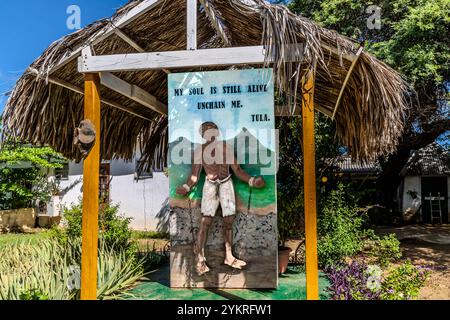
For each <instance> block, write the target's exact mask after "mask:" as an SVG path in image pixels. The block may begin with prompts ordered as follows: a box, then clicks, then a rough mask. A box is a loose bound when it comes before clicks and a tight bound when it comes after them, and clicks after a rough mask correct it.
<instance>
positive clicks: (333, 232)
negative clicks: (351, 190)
mask: <svg viewBox="0 0 450 320" xmlns="http://www.w3.org/2000/svg"><path fill="white" fill-rule="evenodd" d="M362 226H363V218H362V217H361V216H359V215H358V213H357V209H356V206H354V205H352V204H351V201H350V200H349V199H346V195H345V188H344V187H343V186H342V185H339V186H338V188H337V189H336V190H333V191H331V193H330V195H329V196H328V197H327V198H326V199H325V201H324V205H323V208H322V210H321V213H320V215H319V219H318V233H319V243H318V254H319V264H320V265H321V266H330V265H333V264H336V263H338V262H340V261H342V259H343V258H344V257H346V256H352V255H355V254H356V253H358V252H360V251H361V250H362V249H363V246H364V243H363V239H362V237H363V228H362Z"/></svg>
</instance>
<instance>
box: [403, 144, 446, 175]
mask: <svg viewBox="0 0 450 320" xmlns="http://www.w3.org/2000/svg"><path fill="white" fill-rule="evenodd" d="M400 175H401V176H450V153H449V152H448V151H446V150H444V148H442V147H441V146H440V145H439V144H437V143H436V142H433V143H431V144H429V145H427V146H426V147H424V148H422V149H419V150H417V151H415V152H414V153H413V154H412V155H411V157H410V158H409V160H408V163H407V164H406V165H405V167H404V168H403V169H402V170H401V171H400Z"/></svg>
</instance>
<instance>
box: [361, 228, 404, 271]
mask: <svg viewBox="0 0 450 320" xmlns="http://www.w3.org/2000/svg"><path fill="white" fill-rule="evenodd" d="M368 242H369V244H370V247H371V249H370V254H371V255H372V256H374V257H375V258H376V262H377V263H378V264H379V265H381V266H382V267H387V266H388V265H389V264H390V263H391V262H393V261H395V260H397V259H400V258H401V257H402V253H401V249H400V241H399V240H398V239H397V236H396V235H395V234H390V235H387V236H384V237H382V238H380V237H378V236H373V238H372V239H371V240H369V241H368Z"/></svg>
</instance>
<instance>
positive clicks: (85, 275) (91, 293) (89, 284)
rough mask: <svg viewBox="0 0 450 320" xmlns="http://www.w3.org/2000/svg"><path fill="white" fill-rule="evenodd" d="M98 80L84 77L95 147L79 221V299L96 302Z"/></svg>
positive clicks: (86, 174) (87, 163)
mask: <svg viewBox="0 0 450 320" xmlns="http://www.w3.org/2000/svg"><path fill="white" fill-rule="evenodd" d="M100 114H101V112H100V81H99V77H98V75H97V74H86V80H85V94H84V117H85V119H89V120H91V121H92V123H93V124H94V127H95V130H96V139H95V144H94V147H93V148H92V150H91V151H90V153H89V155H88V157H87V158H86V160H85V161H84V168H83V170H84V172H83V218H82V254H81V300H96V299H97V283H98V275H97V261H98V209H99V203H98V200H99V199H98V198H99V178H100V141H101V127H100Z"/></svg>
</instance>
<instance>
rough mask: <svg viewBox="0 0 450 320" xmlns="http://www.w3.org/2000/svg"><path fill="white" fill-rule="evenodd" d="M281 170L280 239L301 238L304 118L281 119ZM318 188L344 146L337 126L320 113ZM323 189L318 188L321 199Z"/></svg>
mask: <svg viewBox="0 0 450 320" xmlns="http://www.w3.org/2000/svg"><path fill="white" fill-rule="evenodd" d="M277 128H278V130H279V138H280V150H279V157H280V159H279V170H278V175H277V176H278V199H279V203H278V227H279V228H278V230H279V234H280V239H281V240H282V241H283V240H286V239H288V238H290V237H297V236H300V234H301V233H302V230H303V227H304V220H303V218H304V214H303V213H304V207H303V200H304V199H303V148H302V145H303V142H302V136H303V133H302V122H301V119H300V118H280V119H278V120H277ZM315 130H316V158H317V186H320V184H321V183H320V181H321V179H322V177H324V176H328V175H329V174H330V169H331V163H330V160H331V159H334V158H336V157H337V156H339V155H340V154H341V153H342V152H341V148H340V147H341V144H340V142H339V140H338V139H337V138H336V134H335V127H334V124H333V122H332V121H331V120H330V119H329V118H327V117H326V116H324V115H322V114H320V113H316V126H315ZM322 190H323V189H322V188H318V195H319V197H320V196H321V191H322Z"/></svg>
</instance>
